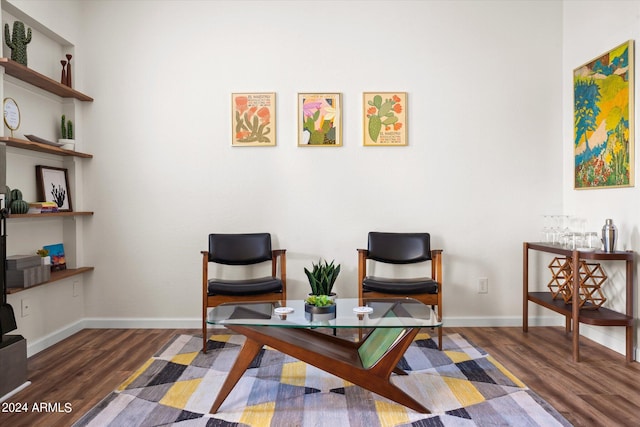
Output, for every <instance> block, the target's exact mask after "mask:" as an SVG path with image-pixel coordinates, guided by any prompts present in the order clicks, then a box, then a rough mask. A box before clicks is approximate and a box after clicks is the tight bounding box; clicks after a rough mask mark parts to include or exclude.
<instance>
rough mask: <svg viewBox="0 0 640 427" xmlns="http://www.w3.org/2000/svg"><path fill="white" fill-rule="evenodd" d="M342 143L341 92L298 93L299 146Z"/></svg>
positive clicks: (329, 145) (331, 145) (324, 145)
mask: <svg viewBox="0 0 640 427" xmlns="http://www.w3.org/2000/svg"><path fill="white" fill-rule="evenodd" d="M341 145H342V101H341V94H340V93H299V94H298V146H299V147H339V146H341Z"/></svg>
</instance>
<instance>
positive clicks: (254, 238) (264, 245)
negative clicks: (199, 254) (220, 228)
mask: <svg viewBox="0 0 640 427" xmlns="http://www.w3.org/2000/svg"><path fill="white" fill-rule="evenodd" d="M269 260H271V234H269V233H250V234H209V262H216V263H219V264H227V265H248V264H257V263H259V262H264V261H269Z"/></svg>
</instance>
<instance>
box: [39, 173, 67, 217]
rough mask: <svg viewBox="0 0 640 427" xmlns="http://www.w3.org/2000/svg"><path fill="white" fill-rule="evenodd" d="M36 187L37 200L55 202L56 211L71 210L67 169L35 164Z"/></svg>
mask: <svg viewBox="0 0 640 427" xmlns="http://www.w3.org/2000/svg"><path fill="white" fill-rule="evenodd" d="M36 187H37V188H36V190H37V197H38V201H39V202H44V201H46V202H55V203H56V204H57V205H58V212H73V205H72V204H71V191H70V187H69V172H68V171H67V169H64V168H56V167H52V166H42V165H38V166H36Z"/></svg>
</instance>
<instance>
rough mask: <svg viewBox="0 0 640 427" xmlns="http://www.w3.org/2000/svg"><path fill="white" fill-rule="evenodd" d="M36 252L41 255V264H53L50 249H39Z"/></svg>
mask: <svg viewBox="0 0 640 427" xmlns="http://www.w3.org/2000/svg"><path fill="white" fill-rule="evenodd" d="M36 254H38V255H40V265H51V257H50V256H49V250H48V249H44V248H42V249H38V250H37V251H36Z"/></svg>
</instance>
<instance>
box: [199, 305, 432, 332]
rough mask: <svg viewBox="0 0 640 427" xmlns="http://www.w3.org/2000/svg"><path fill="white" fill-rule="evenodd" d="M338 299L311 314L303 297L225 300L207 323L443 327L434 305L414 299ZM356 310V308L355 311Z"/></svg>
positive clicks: (292, 326) (297, 326)
mask: <svg viewBox="0 0 640 427" xmlns="http://www.w3.org/2000/svg"><path fill="white" fill-rule="evenodd" d="M360 306H361V304H360V302H359V300H358V298H338V299H337V300H336V304H335V308H336V310H335V318H331V317H332V316H333V315H332V314H319V315H318V314H313V315H312V314H310V313H307V312H306V311H305V303H304V300H287V302H286V305H285V306H283V305H281V304H280V303H278V302H247V303H226V304H221V305H219V306H217V307H214V308H213V309H212V310H211V311H210V312H209V316H208V318H207V323H210V324H214V325H245V326H276V327H283V328H287V327H288V328H310V327H328V328H397V327H407V328H421V327H429V328H431V327H440V326H442V322H441V321H440V320H439V319H438V316H437V315H436V313H435V312H434V311H433V310H432V309H431V307H429V306H427V305H424V304H422V303H421V302H419V301H416V300H414V299H408V298H403V299H376V300H366V299H365V300H364V307H366V308H363V307H360ZM354 309H355V310H354Z"/></svg>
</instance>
